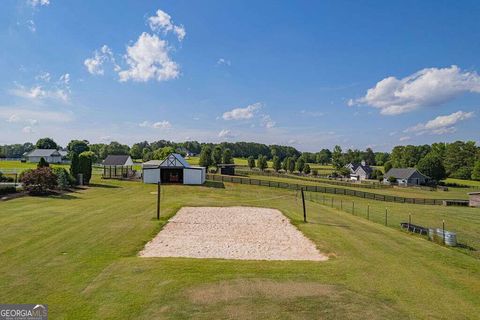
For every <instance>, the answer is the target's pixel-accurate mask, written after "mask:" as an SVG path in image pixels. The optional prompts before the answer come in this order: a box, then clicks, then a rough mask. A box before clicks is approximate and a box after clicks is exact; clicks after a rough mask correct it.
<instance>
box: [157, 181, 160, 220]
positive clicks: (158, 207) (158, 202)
mask: <svg viewBox="0 0 480 320" xmlns="http://www.w3.org/2000/svg"><path fill="white" fill-rule="evenodd" d="M160 191H161V190H160V181H158V182H157V220H160Z"/></svg>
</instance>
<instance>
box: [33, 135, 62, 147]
mask: <svg viewBox="0 0 480 320" xmlns="http://www.w3.org/2000/svg"><path fill="white" fill-rule="evenodd" d="M35 147H36V148H37V149H58V145H57V143H56V142H55V141H53V139H52V138H41V139H38V141H37V143H36V144H35Z"/></svg>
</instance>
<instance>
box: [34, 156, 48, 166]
mask: <svg viewBox="0 0 480 320" xmlns="http://www.w3.org/2000/svg"><path fill="white" fill-rule="evenodd" d="M49 166H50V165H49V164H48V162H47V161H46V160H45V158H44V157H41V158H40V162H39V163H38V164H37V168H43V167H49Z"/></svg>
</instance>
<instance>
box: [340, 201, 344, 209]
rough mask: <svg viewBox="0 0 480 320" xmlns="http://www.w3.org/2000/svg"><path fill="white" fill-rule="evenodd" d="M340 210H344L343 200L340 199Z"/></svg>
mask: <svg viewBox="0 0 480 320" xmlns="http://www.w3.org/2000/svg"><path fill="white" fill-rule="evenodd" d="M340 210H343V200H342V199H340Z"/></svg>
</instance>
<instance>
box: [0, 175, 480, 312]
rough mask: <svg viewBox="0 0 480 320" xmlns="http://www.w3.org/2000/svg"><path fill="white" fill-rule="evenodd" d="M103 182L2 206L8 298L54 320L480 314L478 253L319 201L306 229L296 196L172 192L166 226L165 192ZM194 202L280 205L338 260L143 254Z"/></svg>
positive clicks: (2, 290)
mask: <svg viewBox="0 0 480 320" xmlns="http://www.w3.org/2000/svg"><path fill="white" fill-rule="evenodd" d="M93 180H94V181H93V182H94V184H92V185H91V186H90V187H89V188H86V189H84V190H77V191H76V192H72V193H69V194H65V195H62V196H51V197H46V198H39V197H23V198H18V199H14V200H10V201H4V202H0V224H1V225H2V232H1V233H0V243H1V246H0V261H1V262H0V300H1V301H2V302H4V303H14V302H18V301H22V302H25V303H27V302H28V303H30V302H32V303H46V304H48V305H49V310H50V315H51V318H52V319H62V318H75V319H125V318H135V319H151V318H165V319H187V318H199V319H218V318H267V319H268V318H278V317H281V318H285V319H289V318H293V319H302V318H303V319H311V318H325V319H339V318H347V319H348V318H350V319H354V318H355V319H358V318H363V319H365V318H368V319H386V318H388V319H405V318H419V319H432V318H449V319H466V318H475V317H477V316H478V314H479V312H480V263H479V260H478V258H476V257H474V256H473V255H470V254H465V253H466V252H464V251H463V250H461V249H452V248H447V247H443V246H440V245H437V244H435V243H432V242H429V241H426V240H424V239H423V238H421V237H418V236H415V235H411V234H407V233H405V232H401V231H399V230H397V229H394V228H389V227H385V226H383V225H381V224H379V223H376V222H372V221H368V220H366V219H365V218H364V217H359V216H355V215H352V214H351V213H347V212H343V211H341V210H337V209H335V208H329V207H328V205H323V204H322V202H321V201H315V199H311V201H310V199H309V198H308V197H307V208H308V212H309V216H308V220H309V222H308V223H303V217H302V207H301V202H300V200H299V198H298V197H297V195H296V193H295V192H294V191H292V190H283V189H275V188H268V187H259V186H249V185H239V184H231V183H225V184H222V183H216V182H215V183H214V182H209V183H207V184H206V185H205V186H201V187H190V186H178V185H168V186H164V187H163V188H162V200H161V201H162V211H161V219H160V221H157V220H156V219H155V198H156V195H155V194H153V193H154V192H155V190H156V186H155V185H145V184H142V183H138V182H126V181H115V180H101V179H99V177H98V176H95V177H94V179H93ZM188 206H190V207H195V206H202V207H206V206H213V207H215V206H249V207H252V206H258V207H269V208H274V209H278V210H280V211H281V212H282V213H283V214H284V215H285V216H286V217H287V218H288V219H290V221H291V223H292V224H294V225H295V226H296V227H297V228H298V229H299V230H300V231H301V232H303V234H304V235H305V236H307V237H308V238H309V239H311V240H312V241H313V243H314V244H315V245H316V246H317V248H318V249H319V250H320V252H322V253H325V254H327V255H328V256H329V260H328V261H324V262H314V261H255V260H245V261H244V260H223V259H192V258H140V257H138V256H137V255H138V253H139V252H140V251H141V250H142V248H143V247H144V245H145V243H147V242H148V241H150V240H151V239H153V238H154V236H155V235H156V234H157V233H158V232H159V231H160V230H161V229H162V228H163V226H164V225H165V224H166V222H167V221H168V219H169V218H171V217H173V216H174V214H175V213H176V212H177V211H178V210H179V209H180V208H182V207H188ZM417 207H422V208H424V207H425V206H417ZM431 207H432V208H435V209H440V208H439V207H437V206H431ZM450 209H452V208H450V207H448V208H445V210H446V211H444V212H443V214H445V215H452V216H453V215H455V216H458V217H459V218H462V217H463V218H462V219H464V220H465V222H464V224H465V225H471V228H472V230H474V229H475V230H479V223H478V219H477V220H475V219H472V217H471V216H466V213H465V212H466V211H462V210H463V209H465V210H466V209H467V208H455V211H451V212H450V211H447V210H450ZM461 209H462V210H461ZM452 210H453V209H452ZM470 210H472V211H471V212H472V213H473V211H474V210H475V209H470ZM429 214H430V215H432V216H435V215H438V218H441V217H442V214H438V213H436V212H435V211H433V210H432V211H431V212H430V213H429ZM435 217H436V216H435ZM435 219H436V218H435ZM469 220H471V221H469ZM477 233H478V231H477ZM477 236H478V235H477ZM379 266H381V268H379Z"/></svg>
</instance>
